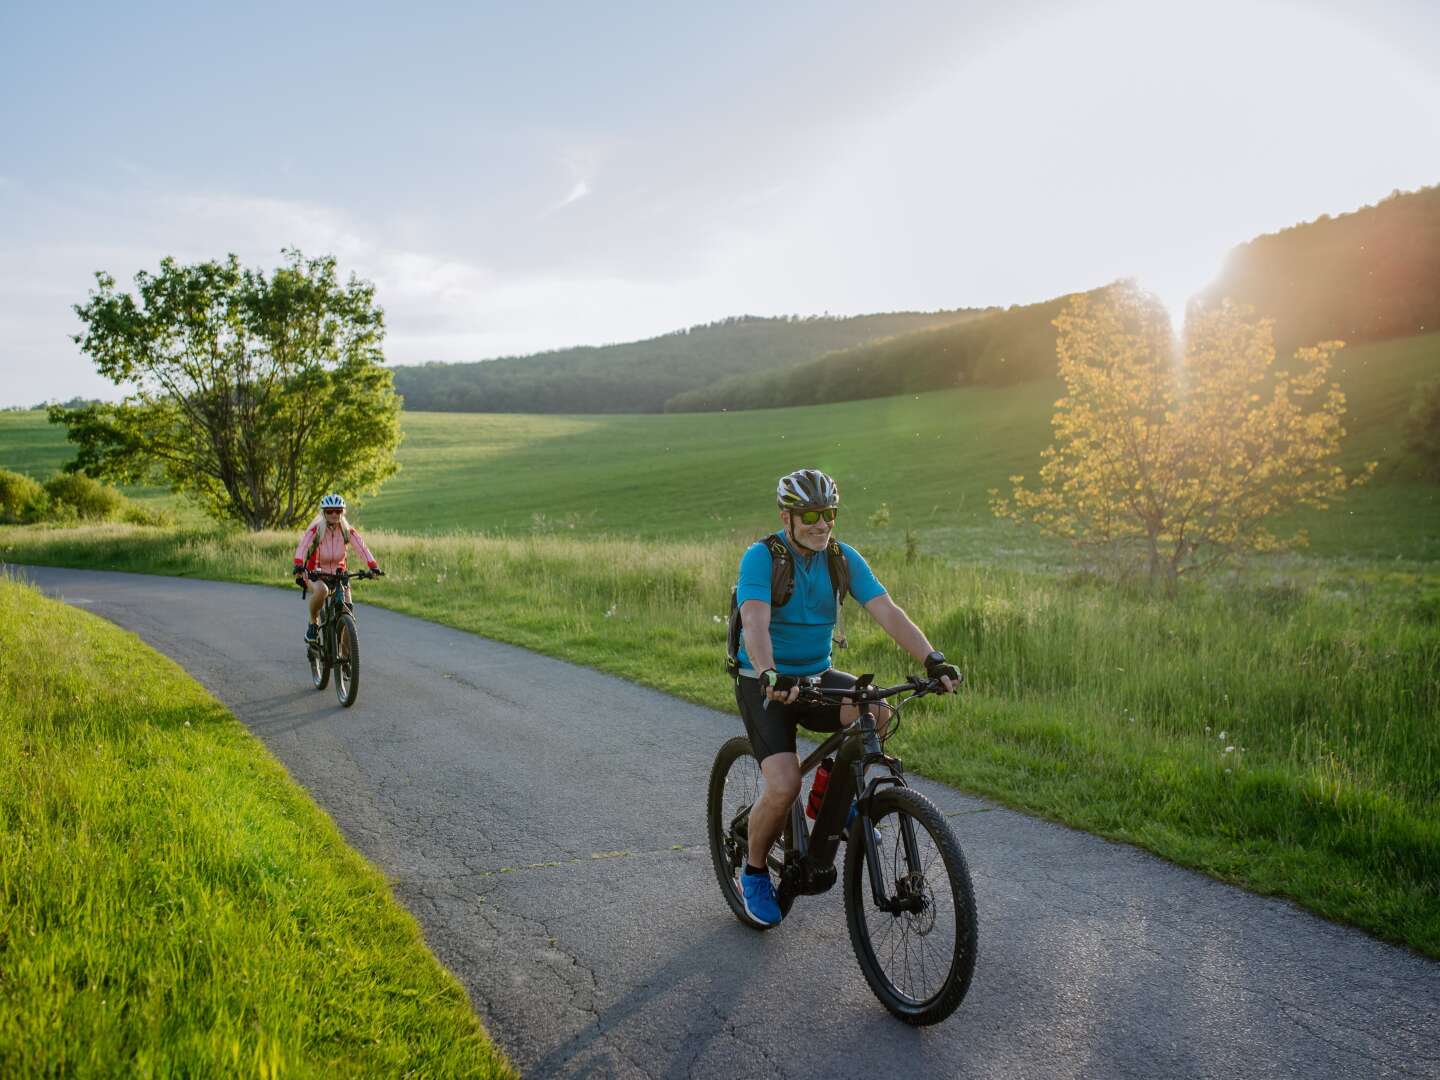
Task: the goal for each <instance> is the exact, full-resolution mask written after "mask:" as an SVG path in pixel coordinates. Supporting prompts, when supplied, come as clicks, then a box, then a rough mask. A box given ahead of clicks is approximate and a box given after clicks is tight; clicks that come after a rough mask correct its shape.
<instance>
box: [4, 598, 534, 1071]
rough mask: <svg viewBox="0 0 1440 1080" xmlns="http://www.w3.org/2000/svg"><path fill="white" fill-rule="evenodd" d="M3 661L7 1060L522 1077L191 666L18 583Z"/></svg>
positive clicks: (24, 1067) (52, 1067)
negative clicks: (188, 672) (187, 669)
mask: <svg viewBox="0 0 1440 1080" xmlns="http://www.w3.org/2000/svg"><path fill="white" fill-rule="evenodd" d="M0 657H3V660H0V1075H3V1076H6V1077H27V1076H77V1077H80V1076H120V1075H124V1076H231V1075H252V1076H261V1077H278V1076H281V1075H286V1076H316V1077H320V1076H324V1077H330V1076H376V1075H395V1076H398V1075H444V1076H460V1075H465V1076H511V1075H513V1073H512V1072H511V1070H510V1069H509V1067H508V1065H507V1064H506V1063H505V1061H504V1059H503V1057H501V1055H500V1054H499V1053H498V1052H497V1051H496V1050H495V1049H494V1048H493V1047H492V1046H491V1044H490V1041H489V1039H488V1038H487V1036H486V1034H485V1032H484V1030H483V1029H482V1028H481V1026H480V1023H479V1021H478V1020H477V1019H476V1018H475V1016H474V1014H473V1013H472V1012H471V1010H470V1008H469V1005H468V1003H467V1001H466V998H465V993H464V991H463V989H461V987H460V985H459V984H458V983H457V982H456V981H455V979H454V978H453V977H452V976H450V975H449V974H448V973H447V972H446V971H444V970H443V969H442V968H441V967H440V965H439V964H438V963H437V962H436V961H435V958H434V957H433V956H432V955H431V954H430V953H429V951H428V950H427V949H426V948H425V945H424V942H423V941H422V939H421V937H420V933H419V929H418V927H417V926H416V925H415V923H414V921H413V920H412V919H411V918H410V916H409V915H408V914H406V913H405V912H404V911H403V910H401V909H400V908H399V907H398V906H397V905H396V904H395V903H394V901H393V900H392V899H391V898H390V896H389V892H388V889H387V887H386V885H385V882H384V880H383V878H382V877H381V876H380V875H379V874H378V873H377V872H376V871H375V870H373V869H372V868H370V867H369V866H368V865H367V864H366V863H365V862H364V860H362V859H361V858H360V857H359V856H358V855H357V854H356V853H355V852H353V851H351V850H350V849H349V848H347V847H346V845H345V843H344V841H343V839H342V838H341V836H340V834H339V833H338V831H337V830H336V829H335V827H334V825H333V824H332V823H331V822H330V820H329V819H328V818H326V817H325V816H324V814H322V813H321V812H320V811H319V809H318V808H317V807H316V806H315V805H314V804H313V803H312V802H310V800H309V799H308V798H307V797H306V796H305V795H304V793H303V792H301V791H300V790H299V789H297V788H296V787H295V786H294V784H293V783H292V782H291V781H290V779H289V778H288V777H287V776H286V775H285V772H284V770H283V769H282V768H281V767H280V766H279V764H278V763H277V762H276V761H275V760H274V759H273V758H271V757H270V756H269V754H268V753H266V751H265V750H264V748H263V747H262V746H261V745H260V744H259V743H258V742H257V741H256V740H255V739H254V738H253V737H252V736H250V735H249V733H247V732H246V731H245V729H244V728H243V727H242V726H241V725H240V724H239V723H238V722H237V721H236V720H235V719H234V718H233V717H231V716H230V715H229V714H228V713H227V712H225V710H224V709H222V708H221V707H220V706H219V705H218V704H217V703H216V702H215V700H214V699H213V698H211V697H210V696H209V695H208V694H207V693H206V692H205V691H204V690H202V689H201V688H200V687H199V686H198V685H197V684H196V683H195V682H193V681H192V680H191V679H189V678H188V677H187V676H185V675H184V673H183V672H181V671H180V669H179V668H177V667H176V666H175V665H174V664H172V663H171V662H170V661H168V660H166V659H164V658H163V657H161V656H159V655H158V654H157V653H155V652H153V651H152V650H150V649H149V648H147V647H145V646H144V645H143V644H141V643H140V642H139V641H138V640H137V639H136V638H134V637H133V636H132V635H130V634H127V633H124V632H122V631H120V630H118V629H117V628H116V627H114V626H112V625H111V624H109V623H107V622H104V621H103V620H101V619H97V618H95V617H94V616H92V615H88V614H85V613H83V612H80V611H78V610H76V609H73V608H70V607H67V606H66V605H64V604H60V603H57V602H55V601H51V600H46V599H44V598H42V597H41V596H40V595H39V594H38V593H36V592H34V591H33V590H31V589H27V588H24V587H22V586H19V585H17V584H15V583H13V582H11V581H9V580H7V579H3V578H0Z"/></svg>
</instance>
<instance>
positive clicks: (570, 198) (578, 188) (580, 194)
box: [555, 179, 590, 210]
mask: <svg viewBox="0 0 1440 1080" xmlns="http://www.w3.org/2000/svg"><path fill="white" fill-rule="evenodd" d="M589 194H590V184H589V182H588V181H586V180H584V179H580V180H577V181H576V182H575V186H574V187H573V188H571V189H570V194H569V195H566V196H565V198H563V199H561V200H560V201H559V202H558V203H556V204H555V209H556V210H560V209H563V208H564V207H566V206H569V205H570V204H571V203H577V202H579V201H580V200H581V199H583V198H585V196H586V195H589Z"/></svg>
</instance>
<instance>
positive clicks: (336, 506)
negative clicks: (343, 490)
mask: <svg viewBox="0 0 1440 1080" xmlns="http://www.w3.org/2000/svg"><path fill="white" fill-rule="evenodd" d="M320 509H321V510H344V509H345V500H344V499H343V498H342V497H341V496H339V495H336V494H334V493H333V492H332V493H331V494H329V495H326V496H324V497H322V498H321V500H320Z"/></svg>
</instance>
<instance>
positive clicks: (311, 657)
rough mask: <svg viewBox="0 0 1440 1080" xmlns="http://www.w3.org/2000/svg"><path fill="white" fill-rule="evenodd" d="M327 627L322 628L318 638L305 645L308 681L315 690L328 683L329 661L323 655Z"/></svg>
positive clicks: (327, 631) (322, 688)
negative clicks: (308, 673) (308, 666)
mask: <svg viewBox="0 0 1440 1080" xmlns="http://www.w3.org/2000/svg"><path fill="white" fill-rule="evenodd" d="M327 633H329V629H328V628H322V629H321V631H320V638H319V640H318V641H314V642H312V643H310V644H309V645H306V646H305V658H306V659H307V660H308V661H309V662H310V681H311V682H313V683H314V684H315V689H316V690H324V689H325V687H326V686H327V685H329V683H330V661H329V658H328V657H327V656H326V655H325V635H326V634H327Z"/></svg>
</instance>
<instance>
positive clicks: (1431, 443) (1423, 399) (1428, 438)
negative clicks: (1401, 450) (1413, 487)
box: [1405, 379, 1440, 483]
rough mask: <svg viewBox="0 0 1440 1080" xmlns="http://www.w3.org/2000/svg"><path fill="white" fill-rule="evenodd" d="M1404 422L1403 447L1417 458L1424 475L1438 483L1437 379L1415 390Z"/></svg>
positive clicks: (1439, 385) (1439, 402)
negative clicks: (1416, 394)
mask: <svg viewBox="0 0 1440 1080" xmlns="http://www.w3.org/2000/svg"><path fill="white" fill-rule="evenodd" d="M1419 393H1420V396H1419V397H1418V398H1417V399H1416V401H1415V404H1414V405H1412V406H1411V407H1410V416H1409V417H1408V418H1407V420H1406V422H1405V445H1406V447H1407V448H1408V449H1410V450H1412V451H1414V452H1415V454H1416V455H1418V456H1419V458H1420V464H1421V467H1422V468H1423V469H1424V470H1425V475H1426V476H1427V477H1428V478H1429V479H1431V480H1434V481H1436V482H1437V483H1440V379H1434V380H1432V381H1430V382H1428V383H1425V384H1423V385H1422V386H1421V387H1420V388H1419Z"/></svg>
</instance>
